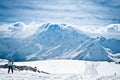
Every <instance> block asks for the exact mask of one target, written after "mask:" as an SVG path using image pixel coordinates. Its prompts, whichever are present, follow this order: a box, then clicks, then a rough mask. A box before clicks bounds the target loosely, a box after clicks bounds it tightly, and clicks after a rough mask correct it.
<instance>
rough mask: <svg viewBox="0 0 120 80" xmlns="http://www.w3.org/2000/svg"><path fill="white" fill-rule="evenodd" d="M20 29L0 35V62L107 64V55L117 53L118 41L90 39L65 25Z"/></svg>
mask: <svg viewBox="0 0 120 80" xmlns="http://www.w3.org/2000/svg"><path fill="white" fill-rule="evenodd" d="M23 26H24V24H23V23H16V24H13V25H11V26H9V27H7V28H6V29H5V30H4V31H0V58H7V59H9V58H10V57H11V56H12V57H13V59H14V60H15V61H26V60H46V59H74V60H91V61H108V60H111V59H110V58H109V57H108V55H109V54H108V53H111V54H116V53H120V40H119V39H114V38H109V39H108V38H105V37H102V36H98V37H96V38H92V37H90V36H88V35H87V34H85V33H83V32H82V31H79V30H77V29H74V28H73V27H70V26H67V25H65V24H60V25H59V24H50V23H48V24H44V25H42V26H39V27H38V28H37V29H36V30H34V32H31V33H30V31H28V32H27V31H25V29H24V27H23ZM33 27H34V26H33ZM30 30H31V29H30ZM31 31H32V30H31ZM23 36H25V37H23Z"/></svg>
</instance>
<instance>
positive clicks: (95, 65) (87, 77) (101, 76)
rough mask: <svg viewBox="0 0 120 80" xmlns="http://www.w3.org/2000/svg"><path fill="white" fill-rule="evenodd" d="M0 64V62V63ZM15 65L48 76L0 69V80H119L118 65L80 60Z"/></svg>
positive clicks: (119, 68)
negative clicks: (39, 71) (36, 69)
mask: <svg viewBox="0 0 120 80" xmlns="http://www.w3.org/2000/svg"><path fill="white" fill-rule="evenodd" d="M0 63H2V62H0ZM15 65H18V66H21V65H26V66H32V67H37V68H38V69H39V70H41V71H45V72H49V73H50V74H44V73H35V72H30V71H14V73H13V74H8V73H7V69H0V77H1V78H0V80H120V64H115V63H108V62H92V61H80V60H44V61H30V62H29V61H28V62H15Z"/></svg>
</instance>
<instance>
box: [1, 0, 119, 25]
mask: <svg viewBox="0 0 120 80" xmlns="http://www.w3.org/2000/svg"><path fill="white" fill-rule="evenodd" d="M13 22H24V23H31V22H37V23H46V22H49V23H50V22H54V23H64V24H73V25H80V26H105V25H109V24H119V23H120V0H0V23H13Z"/></svg>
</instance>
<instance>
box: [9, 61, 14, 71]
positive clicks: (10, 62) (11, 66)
mask: <svg viewBox="0 0 120 80" xmlns="http://www.w3.org/2000/svg"><path fill="white" fill-rule="evenodd" d="M10 70H11V71H12V73H13V61H12V60H9V61H8V73H9V72H10Z"/></svg>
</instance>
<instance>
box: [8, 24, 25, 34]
mask: <svg viewBox="0 0 120 80" xmlns="http://www.w3.org/2000/svg"><path fill="white" fill-rule="evenodd" d="M24 25H25V24H24V23H23V22H16V23H14V24H12V25H10V27H8V29H9V30H10V31H12V32H14V31H17V30H19V29H22V28H23V26H24Z"/></svg>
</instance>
